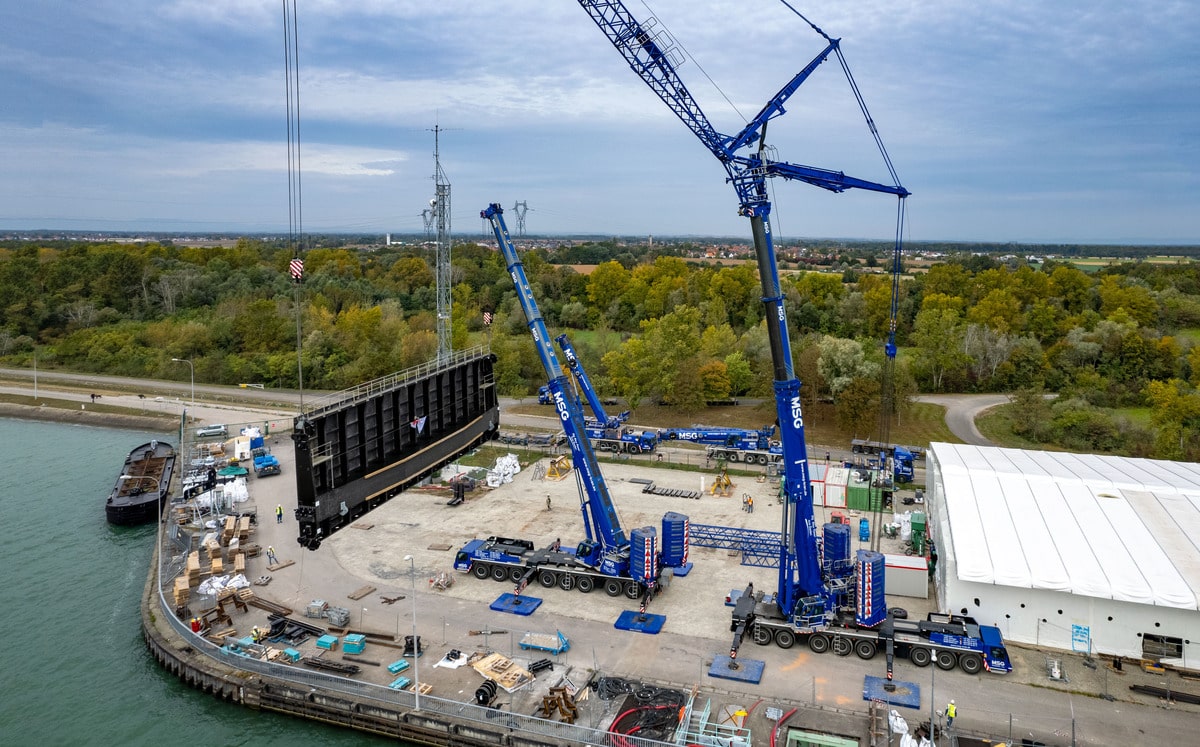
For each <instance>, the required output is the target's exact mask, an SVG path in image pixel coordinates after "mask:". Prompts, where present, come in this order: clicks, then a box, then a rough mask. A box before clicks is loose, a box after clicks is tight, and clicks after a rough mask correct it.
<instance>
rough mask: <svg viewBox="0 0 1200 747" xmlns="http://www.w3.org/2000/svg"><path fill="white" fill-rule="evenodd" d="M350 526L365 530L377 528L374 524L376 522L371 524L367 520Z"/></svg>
mask: <svg viewBox="0 0 1200 747" xmlns="http://www.w3.org/2000/svg"><path fill="white" fill-rule="evenodd" d="M350 528H351V529H363V530H367V529H374V528H375V525H374V524H370V523H368V522H365V521H360V522H358V523H356V524H351V525H350Z"/></svg>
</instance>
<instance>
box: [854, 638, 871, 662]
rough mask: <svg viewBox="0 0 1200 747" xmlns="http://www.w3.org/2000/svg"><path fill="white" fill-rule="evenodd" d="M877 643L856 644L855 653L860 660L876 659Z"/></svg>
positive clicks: (860, 642)
mask: <svg viewBox="0 0 1200 747" xmlns="http://www.w3.org/2000/svg"><path fill="white" fill-rule="evenodd" d="M875 651H876V648H875V642H874V641H857V642H856V643H855V644H854V653H855V655H856V656H858V658H860V659H873V658H875Z"/></svg>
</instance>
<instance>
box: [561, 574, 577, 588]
mask: <svg viewBox="0 0 1200 747" xmlns="http://www.w3.org/2000/svg"><path fill="white" fill-rule="evenodd" d="M558 588H560V589H562V590H563V591H570V590H571V589H574V588H575V577H574V576H572V575H571V574H569V573H564V574H562V575H561V576H559V577H558Z"/></svg>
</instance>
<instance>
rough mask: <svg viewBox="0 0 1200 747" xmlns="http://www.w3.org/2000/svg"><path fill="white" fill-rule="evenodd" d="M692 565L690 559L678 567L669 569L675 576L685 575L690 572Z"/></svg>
mask: <svg viewBox="0 0 1200 747" xmlns="http://www.w3.org/2000/svg"><path fill="white" fill-rule="evenodd" d="M694 567H695V565H693V564H692V561H690V560H689V561H688V562H686V563H684V564H683V565H681V566H679V567H678V568H672V569H671V570H672V572H673V573H674V574H675V575H676V576H686V575H688V574H689V573H691V572H692V568H694Z"/></svg>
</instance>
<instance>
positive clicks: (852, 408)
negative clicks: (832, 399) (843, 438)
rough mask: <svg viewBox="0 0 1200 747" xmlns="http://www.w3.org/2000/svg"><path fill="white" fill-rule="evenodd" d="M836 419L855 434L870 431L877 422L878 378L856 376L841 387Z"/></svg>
mask: <svg viewBox="0 0 1200 747" xmlns="http://www.w3.org/2000/svg"><path fill="white" fill-rule="evenodd" d="M837 421H838V425H840V426H841V427H842V428H845V429H847V430H850V431H852V432H853V433H854V434H855V435H858V434H864V433H870V431H871V429H872V428H873V427H874V425H875V423H877V422H879V380H878V379H877V378H874V377H872V378H865V377H861V376H860V377H856V378H854V379H851V380H850V381H849V382H847V383H846V385H845V386H844V387H843V388H842V390H841V393H840V394H839V396H838V399H837Z"/></svg>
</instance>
